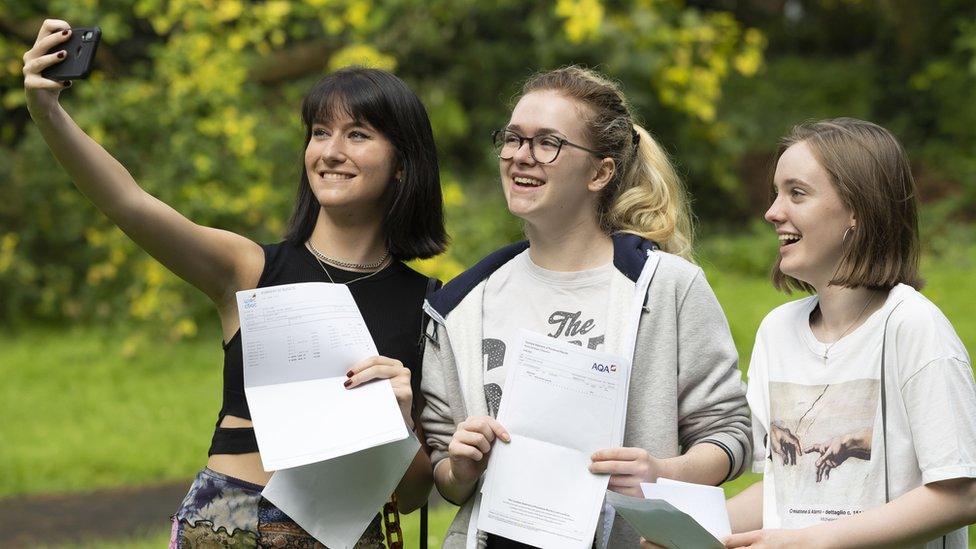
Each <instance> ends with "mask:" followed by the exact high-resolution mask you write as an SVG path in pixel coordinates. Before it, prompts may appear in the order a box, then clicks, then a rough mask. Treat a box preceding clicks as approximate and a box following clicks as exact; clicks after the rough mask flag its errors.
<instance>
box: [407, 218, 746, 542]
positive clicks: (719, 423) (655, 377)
mask: <svg viewBox="0 0 976 549" xmlns="http://www.w3.org/2000/svg"><path fill="white" fill-rule="evenodd" d="M613 240H614V261H613V262H614V265H615V267H616V269H615V270H614V272H613V277H612V279H611V282H610V299H609V305H608V307H609V310H608V314H607V319H608V322H607V332H606V352H608V353H613V354H616V355H619V356H623V357H625V358H631V359H632V360H633V366H632V373H631V379H630V391H629V395H628V402H627V420H626V429H625V432H624V441H623V445H624V446H627V447H638V448H643V449H645V450H647V451H648V453H650V454H651V455H653V456H655V457H657V458H669V457H674V456H678V455H680V454H682V453H684V452H686V451H688V449H689V448H691V447H692V446H694V445H695V444H701V443H710V444H714V445H716V446H718V447H719V448H721V449H722V450H724V451H725V452H726V454H727V455H728V457H729V472H728V476H727V478H726V480H731V479H733V478H735V477H736V476H738V475H739V474H740V473H741V472H742V471H743V469H744V465H745V463H747V460H746V459H745V457H746V456H749V455H751V440H752V439H751V433H750V420H749V410H748V407H747V406H746V400H745V393H744V388H743V383H742V380H741V377H740V374H739V370H738V368H737V362H738V360H737V355H736V350H735V345H734V344H733V342H732V337H731V334H730V333H729V326H728V322H727V321H726V319H725V315H724V313H723V312H722V308H721V306H720V305H719V303H718V300H717V299H715V295H714V294H713V292H712V290H711V288H710V287H709V285H708V282H706V280H705V276H704V274H703V273H702V270H701V269H700V268H698V267H697V266H695V265H693V264H691V263H689V262H688V261H685V260H684V259H682V258H680V257H677V256H674V255H671V254H668V253H664V252H661V251H658V250H657V249H656V246H655V245H654V244H653V243H652V242H649V241H647V240H644V239H641V238H639V237H636V236H633V235H617V236H614V239H613ZM527 247H528V243H526V242H521V243H518V244H513V245H510V246H508V247H505V248H502V249H501V250H498V251H496V252H494V253H493V254H491V255H489V256H488V257H486V258H485V259H483V260H482V261H481V262H479V263H478V264H477V265H475V266H474V267H472V268H471V269H469V270H468V271H466V272H464V273H462V274H461V275H459V276H458V277H457V278H455V279H454V280H452V281H451V282H450V283H448V284H447V285H445V286H444V287H443V288H441V289H440V290H439V291H438V292H436V293H434V294H433V295H431V297H430V299H428V300H427V302H426V303H425V305H424V309H425V310H426V312H427V314H429V315H430V317H431V318H432V319H433V321H434V322H431V323H430V325H429V326H428V330H427V348H426V351H425V353H424V366H423V381H422V384H421V388H422V392H423V394H424V397H425V398H426V400H427V405H426V407H425V408H424V410H423V412H422V414H421V421H422V424H423V429H424V433H425V436H426V440H427V444H428V446H429V447H430V449H431V462H432V463H433V464H434V466H435V467H436V466H437V465H438V464H439V463H440V462H441V460H443V459H444V458H446V457H448V451H447V448H448V445H449V444H450V442H451V437H452V436H453V435H454V431H455V429H456V428H457V425H458V424H459V423H461V422H462V421H464V420H465V419H466V418H467V417H469V416H476V415H488V406H487V403H486V400H485V394H484V371H483V362H482V348H481V340H482V308H483V299H484V289H485V282H486V281H487V279H488V277H489V276H490V275H491V273H493V272H494V271H495V270H497V269H498V268H499V267H500V266H502V265H504V264H505V263H506V262H508V261H510V260H511V259H512V258H514V257H515V256H516V255H518V254H519V253H521V252H522V251H524V250H525V249H526V248H527ZM479 501H480V487H479V488H477V489H476V490H475V491H474V494H473V495H472V496H471V497H470V498H469V499H468V501H466V502H464V504H463V505H462V506H461V509H460V510H459V511H458V513H457V516H456V517H455V519H454V522H453V523H452V524H451V527H450V528H449V530H448V532H447V534H446V536H445V539H444V547H447V548H462V547H484V546H485V543H484V540H485V534H484V533H483V532H481V531H479V530H477V527H476V524H475V522H476V517H477V510H476V507H477V506H478V504H479ZM472 516H474V517H475V520H471V517H472ZM610 523H611V520H610V518H609V517H607V516H604V517H601V520H600V521H599V525H600V526H598V528H597V535H596V543H597V546H598V547H603V546H608V547H613V548H616V547H628V548H631V547H635V546H636V544H637V540H638V535H637V534H636V533H635V532H634V531H633V529H631V528H630V526H629V525H628V524H627V523H626V522H624V521H623V519H621V518H620V517H615V518H614V519H613V520H612V529H611V531H610V532H607V527H608V526H610Z"/></svg>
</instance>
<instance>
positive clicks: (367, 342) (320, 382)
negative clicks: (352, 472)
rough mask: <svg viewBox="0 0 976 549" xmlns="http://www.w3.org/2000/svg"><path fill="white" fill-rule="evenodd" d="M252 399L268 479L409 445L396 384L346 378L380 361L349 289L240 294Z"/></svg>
mask: <svg viewBox="0 0 976 549" xmlns="http://www.w3.org/2000/svg"><path fill="white" fill-rule="evenodd" d="M237 305H238V310H239V312H240V319H241V345H242V348H243V351H244V392H245V394H246V395H247V402H248V406H249V407H250V410H251V421H252V422H253V423H254V433H255V436H256V438H257V442H258V449H259V450H260V451H261V460H262V463H263V465H264V469H265V470H266V471H274V470H278V469H286V468H289V467H296V466H299V465H306V464H309V463H315V462H318V461H323V460H327V459H331V458H335V457H338V456H343V455H346V454H351V453H353V452H357V451H360V450H364V449H366V448H371V447H374V446H378V445H380V444H385V443H387V442H392V441H395V440H402V439H404V438H406V437H407V428H406V425H405V424H404V422H403V417H402V416H401V415H400V409H399V407H398V406H397V402H396V397H395V396H394V394H393V387H392V385H391V384H390V381H389V380H387V379H383V380H378V381H375V382H371V383H367V384H365V385H362V386H359V387H356V388H355V389H353V390H349V389H346V388H345V387H344V386H343V382H345V380H346V375H345V373H346V371H347V370H348V369H349V367H351V366H352V365H354V364H355V363H356V362H358V361H360V360H362V359H364V358H367V357H370V356H375V355H376V354H377V351H376V347H375V345H374V344H373V340H372V338H371V337H370V335H369V330H368V329H367V328H366V323H365V321H364V320H363V317H362V315H361V314H360V312H359V308H358V307H357V306H356V302H355V301H354V300H353V298H352V294H351V293H349V289H348V288H347V287H345V286H344V285H342V284H328V283H324V282H308V283H300V284H286V285H281V286H271V287H267V288H257V289H254V290H246V291H241V292H237Z"/></svg>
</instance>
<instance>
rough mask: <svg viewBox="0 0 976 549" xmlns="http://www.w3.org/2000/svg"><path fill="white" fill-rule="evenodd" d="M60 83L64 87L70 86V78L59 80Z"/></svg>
mask: <svg viewBox="0 0 976 549" xmlns="http://www.w3.org/2000/svg"><path fill="white" fill-rule="evenodd" d="M61 84H63V85H64V87H66V88H70V87H71V80H65V81H64V82H61Z"/></svg>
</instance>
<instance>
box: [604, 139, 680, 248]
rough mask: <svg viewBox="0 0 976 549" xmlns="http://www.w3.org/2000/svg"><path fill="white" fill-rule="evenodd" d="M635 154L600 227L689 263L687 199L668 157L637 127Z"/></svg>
mask: <svg viewBox="0 0 976 549" xmlns="http://www.w3.org/2000/svg"><path fill="white" fill-rule="evenodd" d="M634 131H636V132H637V135H638V136H639V142H638V146H637V151H636V154H635V155H634V156H633V158H632V160H631V161H630V162H629V163H628V164H629V165H628V166H626V170H625V171H624V173H623V174H621V178H620V182H619V183H618V184H617V185H616V187H615V189H613V193H612V196H611V198H610V200H609V211H607V213H606V214H604V216H603V219H601V225H603V226H604V227H605V229H608V230H609V231H610V232H621V233H631V234H635V235H638V236H641V237H643V238H646V239H648V240H653V241H654V242H657V243H658V245H659V246H661V249H662V250H664V251H665V252H668V253H672V254H675V255H679V256H681V257H683V258H685V259H688V260H691V259H692V257H691V256H692V247H693V244H694V234H693V233H694V229H693V223H692V218H691V211H690V210H691V209H690V208H689V204H688V195H687V192H686V191H685V187H684V184H683V183H682V182H681V178H679V177H678V174H677V173H676V172H675V170H674V167H673V166H672V165H671V161H670V160H669V159H668V155H667V153H666V152H664V149H662V148H661V146H660V145H658V143H657V141H655V140H654V138H653V137H651V135H650V134H649V133H648V132H647V130H645V129H644V128H642V127H640V126H639V125H636V124H635V125H634Z"/></svg>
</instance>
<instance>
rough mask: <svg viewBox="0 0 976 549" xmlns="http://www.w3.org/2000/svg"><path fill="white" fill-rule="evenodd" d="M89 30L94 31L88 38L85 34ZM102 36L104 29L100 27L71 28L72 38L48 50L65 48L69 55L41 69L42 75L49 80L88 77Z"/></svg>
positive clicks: (53, 51)
mask: <svg viewBox="0 0 976 549" xmlns="http://www.w3.org/2000/svg"><path fill="white" fill-rule="evenodd" d="M89 32H90V33H92V34H91V37H90V38H88V39H86V38H85V35H86V34H87V33H89ZM101 37H102V29H100V28H98V27H84V28H82V27H79V28H75V29H71V38H69V39H68V41H67V42H63V43H61V44H58V45H57V46H54V47H53V48H51V50H50V51H48V53H55V52H58V51H61V50H64V51H65V52H67V57H65V59H64V60H63V61H61V62H60V63H57V64H56V65H52V66H50V67H48V68H46V69H44V70H43V71H41V76H43V77H44V78H47V79H49V80H74V79H79V78H88V75H89V74H91V70H92V62H93V61H94V60H95V50H97V49H98V43H99V41H100V40H101Z"/></svg>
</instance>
